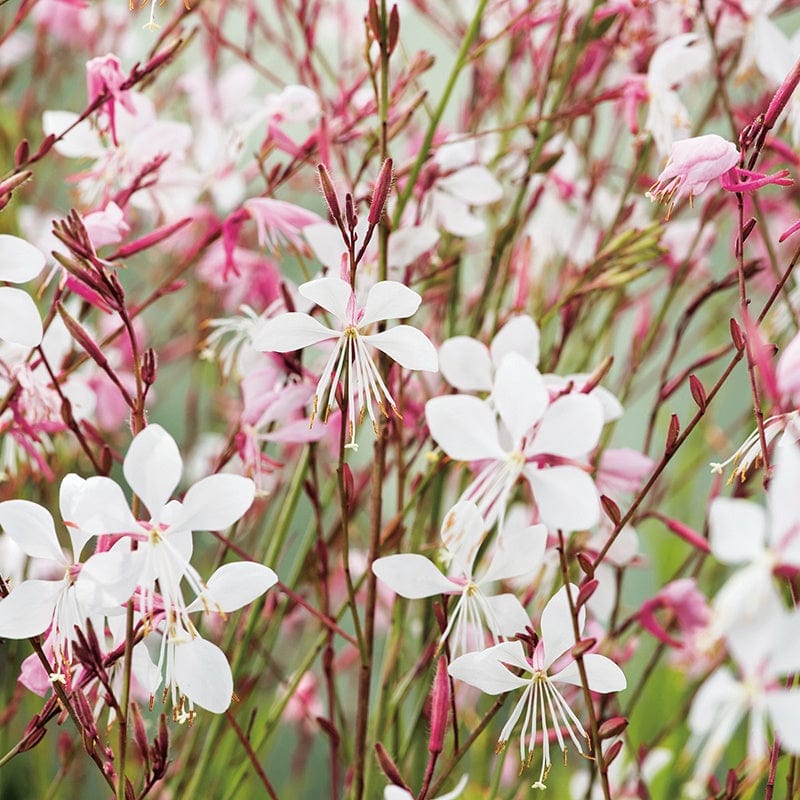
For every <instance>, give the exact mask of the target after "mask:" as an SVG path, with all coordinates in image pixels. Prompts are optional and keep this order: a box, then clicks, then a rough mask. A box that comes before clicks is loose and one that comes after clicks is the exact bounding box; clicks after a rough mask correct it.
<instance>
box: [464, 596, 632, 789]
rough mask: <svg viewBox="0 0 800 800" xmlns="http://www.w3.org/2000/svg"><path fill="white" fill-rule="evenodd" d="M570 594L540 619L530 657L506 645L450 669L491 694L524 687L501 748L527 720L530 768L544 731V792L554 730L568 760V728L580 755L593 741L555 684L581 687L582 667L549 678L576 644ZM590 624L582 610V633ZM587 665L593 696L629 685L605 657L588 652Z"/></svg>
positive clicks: (524, 756)
mask: <svg viewBox="0 0 800 800" xmlns="http://www.w3.org/2000/svg"><path fill="white" fill-rule="evenodd" d="M570 591H571V593H572V596H573V597H575V596H577V592H578V587H577V586H572V585H571V586H570ZM566 592H567V587H566V586H564V587H562V588H561V589H560V590H559V591H558V592H556V594H555V595H553V597H552V598H551V599H550V602H548V604H547V605H546V606H545V608H544V611H543V612H542V620H541V629H542V637H541V639H540V640H539V643H538V644H537V645H536V649H535V650H534V652H533V656H532V657H531V658H529V657H528V656H527V655H526V654H525V650H524V648H523V646H522V642H519V641H514V642H502V643H501V644H497V645H495V646H494V647H490V648H488V649H487V650H484V651H482V652H479V653H467V654H466V655H463V656H460V657H459V658H457V659H455V661H453V662H452V663H451V664H450V667H449V669H448V672H449V673H450V675H452V676H453V677H454V678H457V679H458V680H461V681H464V682H465V683H468V684H470V685H471V686H475V687H476V688H478V689H480V690H481V691H482V692H486V693H487V694H492V695H497V694H502V693H504V692H512V691H514V690H516V689H523V692H522V696H521V697H520V698H519V700H518V701H517V703H516V705H515V706H514V709H513V711H512V712H511V716H510V717H509V718H508V721H507V722H506V724H505V725H504V726H503V730H502V731H501V732H500V739H499V741H498V748H499V749H502V748H504V747H505V745H506V743H507V742H508V739H509V737H510V736H511V732H512V731H513V729H514V727H515V726H516V724H517V722H518V721H519V719H520V718H521V717H522V718H523V722H522V731H521V733H520V739H519V755H520V760H521V762H522V763H523V764H524V765H525V766H529V765H530V762H531V760H532V759H533V753H534V748H535V745H536V734H537V732H538V731H541V732H542V740H543V744H544V750H543V754H542V767H541V771H540V773H539V780H538V781H537V782H536V783H535V784H534V786H535V787H537V788H540V789H543V788H544V781H545V780H546V778H547V773H548V772H549V770H550V764H551V760H550V729H552V733H553V734H554V735H555V737H556V741H557V742H558V746H559V749H560V750H561V751H562V752H563V753H564V754H565V757H566V751H567V745H566V742H565V737H564V735H563V733H562V731H563V730H566V732H567V734H568V735H569V738H570V739H571V740H572V743H573V744H574V745H575V747H576V748H577V750H578V752H580V753H581V754H584V753H585V751H584V749H583V744H582V742H581V739H583V740H585V741H588V739H589V737H588V735H587V734H586V731H585V730H584V728H583V725H581V722H580V720H579V719H578V717H577V716H576V715H575V712H574V711H573V710H572V709H571V708H570V707H569V705H568V704H567V701H566V700H565V699H564V697H563V696H562V695H561V692H559V690H558V689H557V688H556V687H555V686H554V684H555V683H567V684H572V685H574V686H580V685H581V677H580V672H579V670H578V665H577V663H576V662H575V661H574V660H570V662H569V663H568V664H567V665H566V666H565V667H563V669H560V670H559V671H558V672H556V673H555V674H552V675H551V674H549V670H550V667H551V666H552V664H553V663H554V662H555V661H556V660H557V659H560V657H561V656H562V655H566V653H567V651H568V650H569V649H570V648H571V647H572V646H573V645H574V644H575V636H574V632H573V626H572V615H571V612H570V609H569V601H568V598H567V594H566ZM585 620H586V611H585V609H581V611H580V612H579V615H578V629H579V631H582V630H583V626H584V623H585ZM583 665H584V668H585V670H586V678H587V683H588V685H589V688H590V689H591V690H592V691H593V692H600V693H602V694H605V693H608V692H619V691H621V690H622V689H624V688H625V687H626V685H627V682H626V680H625V675H624V674H623V672H622V670H621V669H620V668H619V667H618V666H617V665H616V664H615V663H614V662H613V661H611V659H609V658H606V657H605V656H601V655H598V654H596V653H588V654H586V655H584V656H583ZM512 669H520V670H522V672H523V674H522V675H517V674H516V673H515V672H512V671H511V670H512ZM523 713H524V717H523Z"/></svg>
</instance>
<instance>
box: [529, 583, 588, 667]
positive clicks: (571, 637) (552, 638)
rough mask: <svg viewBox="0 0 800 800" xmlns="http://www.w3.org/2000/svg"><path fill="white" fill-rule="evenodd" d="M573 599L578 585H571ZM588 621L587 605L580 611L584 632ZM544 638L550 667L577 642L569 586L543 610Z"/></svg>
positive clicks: (580, 628) (555, 596)
mask: <svg viewBox="0 0 800 800" xmlns="http://www.w3.org/2000/svg"><path fill="white" fill-rule="evenodd" d="M569 589H570V595H571V597H572V601H573V602H575V598H576V597H577V596H578V587H577V586H575V584H574V583H571V584H570V585H569ZM585 622H586V607H585V606H584V607H583V608H581V610H580V611H579V612H578V631H579V632H580V633H581V634H582V633H583V626H584V624H585ZM540 627H541V631H542V639H543V640H544V666H545V669H547V667H549V666H550V665H551V664H552V663H553V662H554V661H555V660H556V659H557V658H558V657H559V656H560V655H562V654H563V653H565V652H566V651H567V650H569V649H570V647H572V646H573V645H574V644H575V632H574V630H573V627H572V614H571V612H570V610H569V600H568V598H567V587H566V586H562V587H561V588H560V589H559V590H558V591H557V592H556V593H555V594H554V595H553V596H552V597H551V598H550V599H549V600H548V601H547V605H546V606H545V607H544V609H543V611H542V620H541V623H540Z"/></svg>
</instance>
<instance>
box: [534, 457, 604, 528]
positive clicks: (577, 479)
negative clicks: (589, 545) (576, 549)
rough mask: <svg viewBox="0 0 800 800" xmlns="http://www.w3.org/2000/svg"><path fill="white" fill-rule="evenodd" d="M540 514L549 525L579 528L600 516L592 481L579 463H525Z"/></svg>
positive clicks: (591, 522)
mask: <svg viewBox="0 0 800 800" xmlns="http://www.w3.org/2000/svg"><path fill="white" fill-rule="evenodd" d="M524 472H525V476H526V477H527V478H528V481H529V482H530V485H531V490H532V491H533V496H534V497H535V498H536V506H537V508H538V509H539V518H540V519H541V521H542V522H544V523H545V525H547V526H549V527H550V528H561V529H562V530H564V531H582V530H586V529H587V528H591V527H592V526H593V525H596V524H597V522H598V520H599V519H600V501H599V499H598V496H597V489H596V488H595V485H594V481H592V479H591V477H590V476H589V475H587V474H586V473H585V472H584V471H583V470H582V469H579V468H578V467H569V466H565V467H545V468H544V469H531V468H529V467H526V468H525V470H524Z"/></svg>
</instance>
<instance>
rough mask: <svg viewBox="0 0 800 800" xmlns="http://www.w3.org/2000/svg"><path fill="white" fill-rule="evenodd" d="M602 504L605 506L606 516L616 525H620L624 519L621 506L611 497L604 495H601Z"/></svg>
mask: <svg viewBox="0 0 800 800" xmlns="http://www.w3.org/2000/svg"><path fill="white" fill-rule="evenodd" d="M600 504H601V505H602V506H603V511H605V512H606V516H607V517H608V518H609V519H610V520H611V521H612V522H613V523H614V524H615V525H619V521H620V520H621V519H622V514H621V513H620V510H619V506H618V505H617V504H616V503H615V502H614V501H613V500H612V499H611V498H610V497H608V496H607V495H604V494H601V495H600Z"/></svg>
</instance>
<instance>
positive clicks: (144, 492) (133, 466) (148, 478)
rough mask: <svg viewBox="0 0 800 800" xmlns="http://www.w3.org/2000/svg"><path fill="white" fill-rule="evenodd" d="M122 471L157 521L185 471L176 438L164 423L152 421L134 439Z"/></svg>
mask: <svg viewBox="0 0 800 800" xmlns="http://www.w3.org/2000/svg"><path fill="white" fill-rule="evenodd" d="M122 471H123V473H124V474H125V480H126V481H128V485H129V486H130V487H131V489H133V491H134V492H135V493H136V494H137V495H139V498H140V499H141V500H142V502H143V503H144V504H145V505H146V506H147V510H148V511H149V512H150V515H151V516H152V518H153V521H154V522H155V523H157V522H158V521H159V518H160V514H161V510H162V509H163V508H164V506H165V505H166V503H167V500H169V498H170V497H171V495H172V493H173V491H175V487H176V486H177V485H178V481H179V480H180V479H181V472H182V471H183V462H182V461H181V454H180V452H179V451H178V445H177V444H175V440H174V439H173V438H172V437H171V436H170V435H169V434H168V433H167V432H166V431H165V430H164V429H163V428H162V427H161V426H160V425H155V424H152V425H148V426H147V427H146V428H145V429H144V430H143V431H141V432H140V433H138V434H137V435H136V437H135V438H134V440H133V441H132V442H131V446H130V447H129V448H128V453H127V455H126V456H125V461H124V462H123V465H122Z"/></svg>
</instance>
